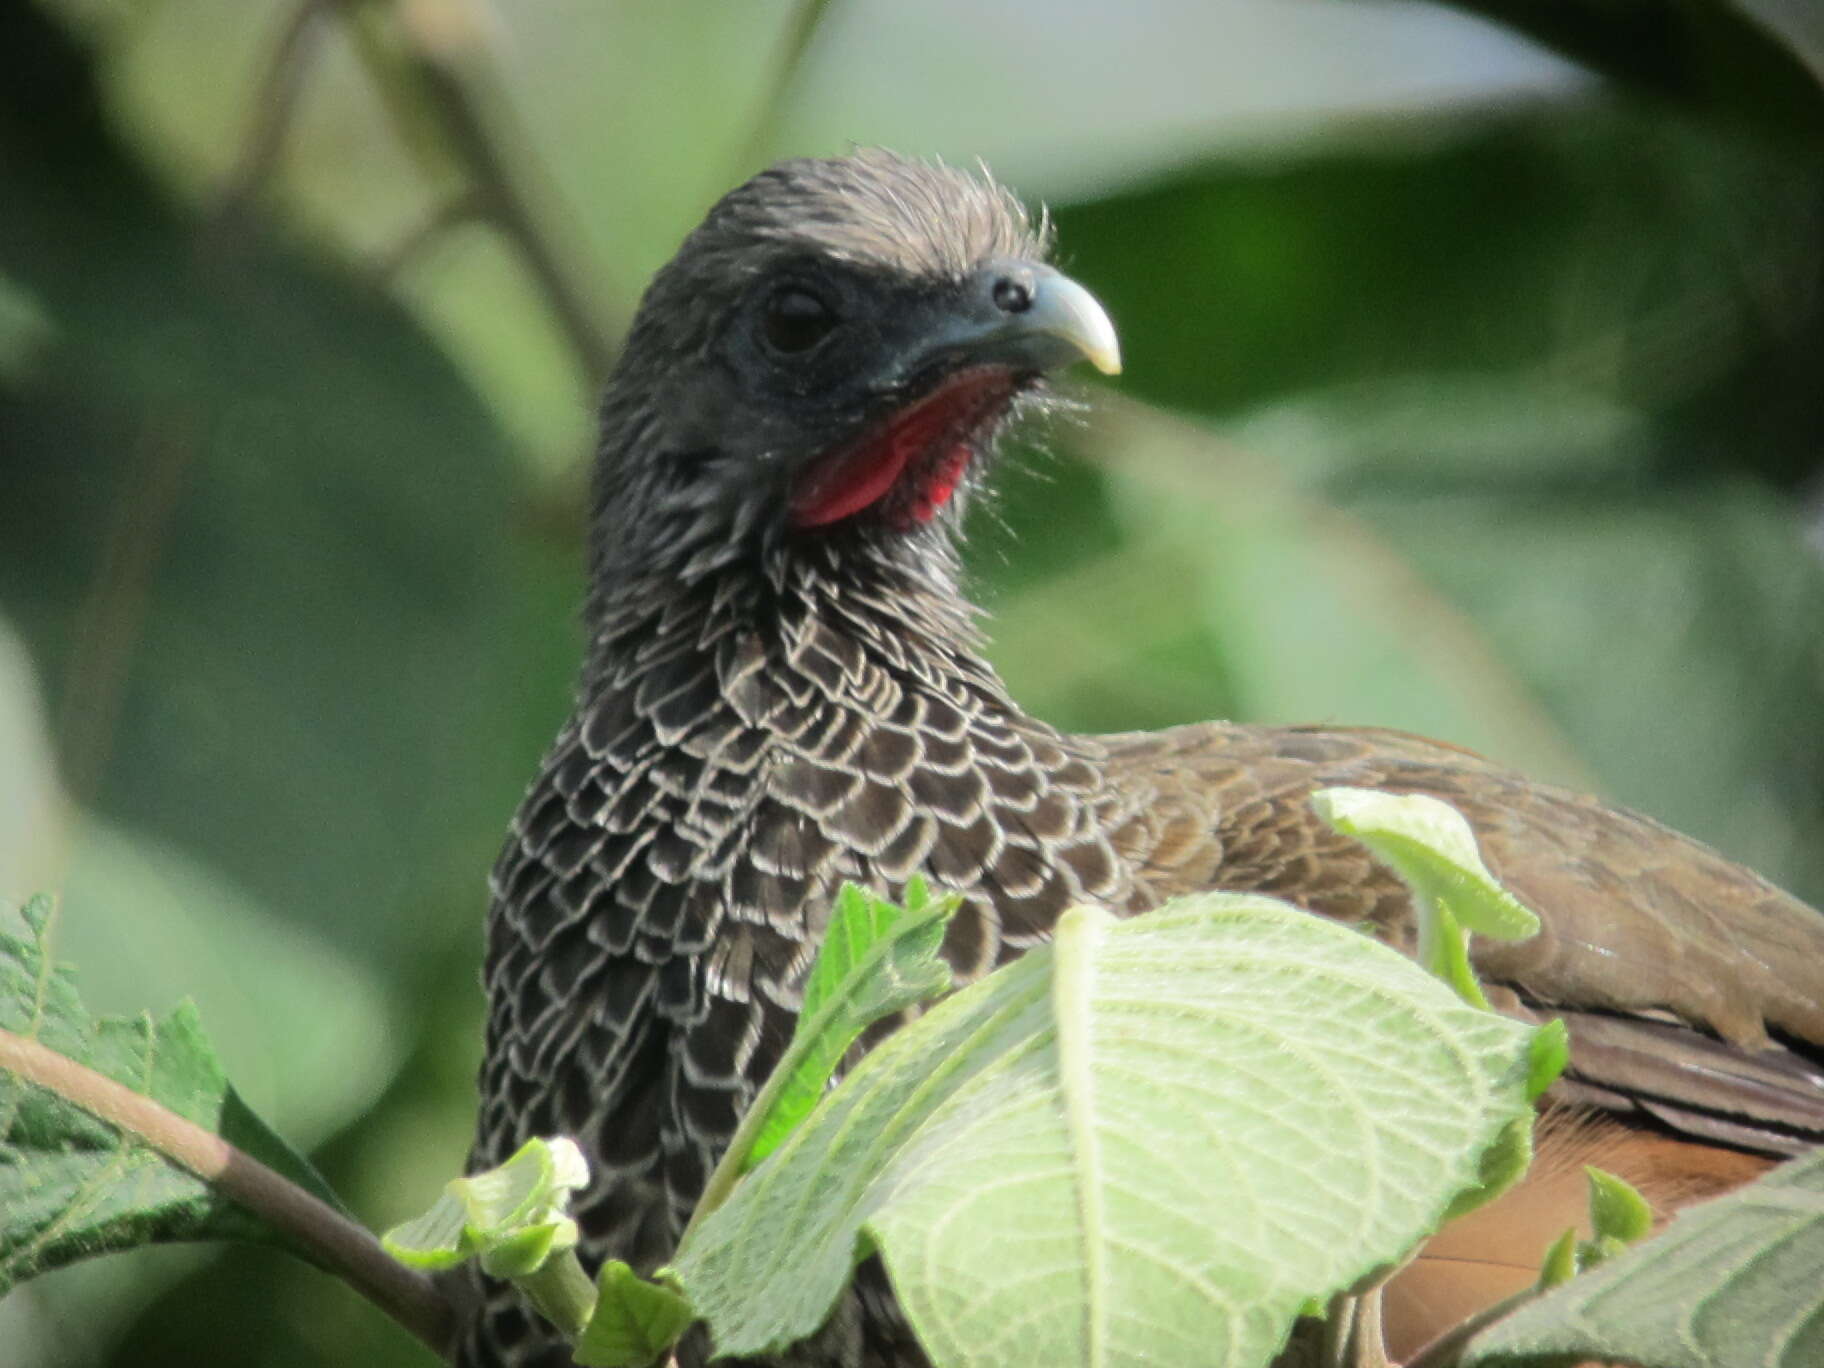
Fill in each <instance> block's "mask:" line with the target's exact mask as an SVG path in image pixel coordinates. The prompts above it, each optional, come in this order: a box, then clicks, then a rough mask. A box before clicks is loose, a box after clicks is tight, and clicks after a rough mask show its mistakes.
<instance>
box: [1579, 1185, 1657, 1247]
mask: <svg viewBox="0 0 1824 1368" xmlns="http://www.w3.org/2000/svg"><path fill="white" fill-rule="evenodd" d="M1583 1172H1584V1176H1585V1177H1586V1178H1588V1179H1589V1182H1590V1229H1591V1231H1592V1232H1593V1233H1594V1235H1595V1237H1596V1238H1597V1239H1598V1240H1618V1241H1620V1242H1621V1243H1622V1244H1624V1245H1631V1244H1634V1243H1635V1242H1636V1241H1639V1240H1644V1239H1645V1238H1646V1237H1647V1236H1648V1235H1650V1234H1652V1233H1653V1208H1652V1207H1650V1206H1648V1205H1647V1199H1646V1198H1645V1197H1642V1196H1641V1195H1640V1193H1639V1192H1638V1191H1637V1190H1636V1189H1635V1187H1634V1186H1633V1184H1631V1183H1629V1182H1628V1181H1627V1180H1626V1179H1624V1178H1617V1177H1616V1176H1615V1175H1614V1174H1612V1173H1608V1172H1606V1171H1604V1170H1603V1169H1599V1168H1592V1167H1589V1166H1588V1165H1586V1166H1585V1167H1584V1170H1583Z"/></svg>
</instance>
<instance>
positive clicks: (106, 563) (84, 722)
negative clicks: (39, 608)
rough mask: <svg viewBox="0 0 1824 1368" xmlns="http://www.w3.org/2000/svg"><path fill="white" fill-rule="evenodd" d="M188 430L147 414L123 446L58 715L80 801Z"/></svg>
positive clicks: (191, 433) (190, 450) (185, 422)
mask: <svg viewBox="0 0 1824 1368" xmlns="http://www.w3.org/2000/svg"><path fill="white" fill-rule="evenodd" d="M196 429H197V421H196V417H195V415H194V414H191V413H188V412H178V413H158V414H154V415H153V416H152V419H151V421H150V422H148V423H147V425H146V427H145V429H144V430H143V431H142V432H141V434H140V437H139V440H138V441H137V442H135V443H134V444H133V447H132V449H131V450H130V451H129V452H128V453H127V462H126V464H127V469H126V470H125V471H124V472H123V478H122V480H121V485H122V492H121V497H120V498H118V499H117V500H115V502H114V505H113V507H112V508H111V509H110V522H109V527H108V531H107V535H106V537H105V539H104V540H103V542H102V554H101V558H100V562H99V564H97V565H96V567H95V577H94V580H93V582H92V583H91V584H90V586H89V590H88V592H87V594H85V595H84V596H83V601H82V606H81V607H80V608H79V609H78V610H77V615H76V623H77V630H76V633H75V644H74V646H73V647H72V649H71V651H70V655H69V661H68V663H67V664H66V666H65V667H64V671H63V690H62V701H61V703H60V704H59V707H58V714H59V722H60V730H61V731H62V734H63V742H64V751H65V764H64V775H65V778H66V781H67V783H68V785H69V789H70V791H71V792H72V793H74V794H75V795H76V796H78V797H80V798H90V797H93V796H94V794H95V792H96V791H97V790H98V789H99V788H100V786H101V779H102V775H103V774H104V773H106V771H107V767H108V760H109V757H110V756H111V754H112V753H113V748H114V732H115V727H116V725H117V724H118V722H119V720H120V711H121V707H122V704H123V702H124V700H125V698H126V692H127V686H128V683H129V681H130V679H131V676H132V669H133V656H134V653H135V651H136V650H137V649H138V647H139V644H140V638H141V636H142V635H143V634H144V631H145V626H146V614H147V604H148V602H149V601H150V598H151V594H152V585H153V581H154V579H155V578H156V576H157V573H158V565H159V561H160V560H161V559H162V557H163V556H164V552H165V545H166V542H167V540H168V539H169V534H170V532H171V527H172V524H173V521H174V520H175V518H176V516H177V510H178V507H179V505H180V504H181V502H182V496H183V489H184V481H185V478H186V476H187V475H188V473H189V469H190V465H191V463H192V461H193V460H194V459H195V457H196V445H197V444H196Z"/></svg>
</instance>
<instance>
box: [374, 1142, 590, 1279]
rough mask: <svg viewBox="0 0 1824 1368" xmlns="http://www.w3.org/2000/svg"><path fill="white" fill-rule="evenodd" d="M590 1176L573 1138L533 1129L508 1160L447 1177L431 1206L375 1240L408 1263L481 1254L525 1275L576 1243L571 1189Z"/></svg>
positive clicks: (488, 1263)
mask: <svg viewBox="0 0 1824 1368" xmlns="http://www.w3.org/2000/svg"><path fill="white" fill-rule="evenodd" d="M588 1182H589V1166H588V1163H587V1162H586V1161H585V1160H584V1159H583V1154H582V1151H581V1150H579V1149H578V1148H577V1147H576V1143H575V1142H574V1141H572V1140H568V1139H565V1138H564V1137H562V1136H559V1137H556V1138H554V1139H549V1140H546V1139H539V1138H536V1137H535V1138H533V1139H531V1140H528V1141H526V1143H525V1144H523V1145H521V1146H520V1147H519V1149H518V1150H517V1151H515V1152H514V1154H513V1157H512V1158H510V1159H508V1160H507V1162H506V1163H504V1164H501V1165H498V1166H497V1167H495V1168H491V1169H486V1170H484V1171H483V1172H481V1173H472V1174H470V1175H469V1176H468V1177H466V1178H456V1179H452V1180H451V1181H450V1182H449V1183H448V1184H446V1185H445V1186H444V1190H443V1194H442V1195H441V1196H440V1197H439V1198H438V1199H437V1201H436V1202H435V1203H434V1204H433V1205H432V1206H431V1208H430V1210H428V1211H426V1212H425V1213H424V1214H423V1215H422V1216H418V1217H415V1218H413V1219H412V1220H410V1221H405V1222H403V1223H401V1224H399V1225H396V1226H394V1227H393V1228H392V1229H391V1230H389V1231H387V1232H386V1233H385V1234H384V1235H382V1236H381V1237H380V1243H381V1244H382V1245H383V1246H384V1247H385V1249H386V1252H387V1253H389V1254H391V1255H392V1256H393V1257H394V1258H395V1259H398V1260H399V1261H400V1262H401V1263H404V1264H409V1265H410V1266H412V1267H413V1268H421V1269H425V1270H427V1271H435V1270H438V1269H444V1268H452V1267H454V1266H455V1265H457V1264H459V1263H461V1262H463V1261H464V1260H465V1259H469V1258H472V1257H474V1256H476V1255H480V1256H481V1260H482V1267H483V1268H484V1269H485V1270H486V1271H487V1272H488V1273H489V1274H490V1275H491V1276H493V1277H497V1278H523V1277H526V1276H528V1275H529V1274H531V1273H534V1272H536V1271H537V1270H538V1269H539V1268H541V1267H542V1266H543V1265H544V1264H545V1262H546V1261H547V1260H548V1259H549V1258H550V1256H551V1255H553V1254H557V1253H563V1252H565V1251H567V1250H570V1249H574V1248H575V1247H576V1243H577V1230H576V1223H575V1222H574V1221H572V1220H570V1218H569V1215H568V1209H569V1204H570V1194H571V1193H572V1192H574V1191H576V1190H577V1189H578V1188H581V1187H583V1186H585V1185H587V1183H588Z"/></svg>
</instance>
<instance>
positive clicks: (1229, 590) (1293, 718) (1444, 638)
mask: <svg viewBox="0 0 1824 1368" xmlns="http://www.w3.org/2000/svg"><path fill="white" fill-rule="evenodd" d="M1085 449H1086V450H1087V451H1088V452H1089V453H1091V454H1092V455H1093V456H1095V457H1096V458H1097V459H1098V461H1099V462H1100V463H1101V464H1102V465H1103V468H1104V470H1105V471H1106V478H1107V480H1108V481H1109V483H1110V486H1111V488H1112V490H1113V493H1114V496H1115V501H1116V502H1115V507H1116V512H1117V515H1118V516H1119V517H1120V518H1121V520H1122V522H1123V524H1124V525H1125V526H1126V527H1127V529H1128V530H1129V535H1130V537H1131V539H1132V540H1131V541H1130V543H1129V546H1130V550H1129V552H1128V553H1127V554H1126V555H1125V556H1123V557H1120V558H1117V559H1116V562H1115V565H1113V566H1092V567H1090V568H1088V569H1087V570H1086V571H1085V572H1083V573H1081V574H1080V575H1075V576H1071V577H1068V578H1066V577H1060V578H1059V579H1057V580H1056V581H1054V582H1053V583H1052V584H1049V585H1047V586H1046V587H1045V589H1044V590H1043V591H1041V592H1037V593H1034V594H1032V595H1030V596H1028V598H1027V599H1025V600H1021V601H1018V602H1015V603H1013V604H1011V605H1009V604H1003V605H1002V606H1001V614H1000V617H1001V620H1002V623H1003V625H1002V626H1001V628H1000V629H999V631H998V632H997V635H999V636H1000V637H1001V638H1002V640H1003V641H1004V642H1005V640H1006V628H1005V625H1004V624H1005V622H1006V620H1007V619H1008V617H1009V616H1010V615H1011V612H1010V610H1017V611H1018V613H1019V615H1020V618H1022V619H1025V618H1028V617H1029V618H1030V620H1031V621H1032V622H1033V623H1034V626H1035V630H1037V629H1038V628H1039V627H1042V626H1044V625H1046V624H1053V623H1055V624H1057V625H1056V627H1055V628H1053V629H1052V630H1053V632H1054V636H1056V638H1057V639H1058V640H1059V641H1060V642H1062V643H1063V644H1064V645H1065V646H1070V645H1074V644H1075V641H1076V640H1077V637H1076V635H1075V633H1077V632H1081V633H1083V634H1085V635H1089V634H1092V633H1099V634H1100V635H1101V638H1102V654H1103V655H1104V657H1109V656H1113V657H1114V658H1112V659H1107V661H1106V664H1104V662H1103V661H1101V660H1098V659H1097V658H1096V657H1095V656H1094V655H1089V656H1088V657H1087V661H1086V662H1085V663H1086V664H1088V665H1097V666H1102V667H1103V668H1104V669H1105V670H1106V672H1107V674H1108V675H1109V677H1110V692H1111V696H1112V697H1114V698H1115V699H1117V700H1119V699H1121V698H1122V697H1123V695H1122V693H1121V692H1120V690H1122V689H1124V688H1125V689H1129V690H1132V691H1137V692H1139V693H1140V696H1141V697H1145V691H1146V690H1147V689H1148V688H1149V687H1157V684H1156V682H1155V681H1150V680H1149V677H1148V673H1147V671H1146V670H1145V668H1144V663H1145V657H1144V656H1142V657H1141V658H1140V659H1138V660H1136V659H1133V658H1121V657H1119V656H1118V655H1115V653H1114V652H1112V651H1111V650H1110V647H1111V646H1114V645H1117V644H1120V645H1126V644H1128V643H1129V642H1130V641H1133V642H1134V645H1135V646H1141V645H1142V644H1143V643H1145V642H1146V640H1147V635H1150V634H1151V633H1158V634H1160V636H1161V637H1162V638H1163V639H1165V640H1172V639H1174V638H1176V639H1178V640H1189V641H1193V642H1196V643H1198V644H1199V645H1200V647H1201V651H1202V653H1203V656H1204V658H1205V659H1206V660H1211V659H1213V662H1214V663H1213V664H1211V665H1209V666H1208V667H1207V668H1206V669H1205V670H1204V671H1203V672H1202V673H1201V674H1200V675H1198V674H1192V673H1190V672H1189V671H1187V672H1186V674H1185V676H1184V682H1183V685H1182V691H1181V693H1180V694H1179V695H1178V697H1177V699H1176V709H1177V711H1176V715H1172V716H1167V717H1165V718H1163V719H1157V720H1163V721H1169V722H1189V721H1197V720H1201V719H1203V718H1206V717H1209V716H1211V715H1213V714H1220V715H1226V716H1231V717H1239V718H1244V719H1253V720H1261V721H1272V722H1312V721H1318V720H1324V719H1337V720H1340V721H1346V722H1349V723H1359V724H1363V725H1381V726H1392V727H1401V728H1404V729H1406V730H1409V731H1419V732H1424V733H1426V734H1429V735H1435V736H1442V737H1445V738H1447V739H1450V740H1452V741H1455V742H1457V743H1458V744H1461V745H1467V746H1470V747H1472V748H1475V749H1478V750H1482V751H1484V752H1486V753H1489V754H1492V755H1498V756H1500V757H1502V758H1503V759H1504V760H1506V761H1508V762H1509V763H1512V764H1515V765H1517V766H1519V767H1521V768H1523V769H1525V770H1527V771H1528V772H1529V773H1532V774H1536V775H1538V776H1540V777H1542V778H1547V779H1554V780H1558V781H1561V782H1570V783H1573V784H1582V785H1586V786H1587V783H1588V776H1587V772H1586V771H1585V770H1584V768H1583V766H1582V765H1581V763H1580V762H1579V761H1578V759H1577V757H1576V755H1575V754H1574V753H1573V752H1572V751H1571V750H1570V748H1569V747H1568V746H1567V745H1566V744H1565V742H1564V739H1563V737H1562V736H1561V735H1560V734H1559V733H1558V731H1557V729H1556V727H1555V726H1554V724H1553V723H1552V722H1551V721H1550V719H1548V718H1547V717H1546V716H1545V714H1544V712H1543V710H1542V709H1541V708H1540V707H1539V705H1538V704H1537V703H1536V702H1535V701H1534V700H1533V699H1532V698H1531V697H1529V696H1528V694H1527V692H1526V690H1525V689H1524V688H1523V687H1522V686H1521V685H1520V683H1519V682H1518V681H1517V680H1516V679H1515V677H1514V675H1513V672H1512V670H1511V669H1510V667H1509V666H1508V665H1507V663H1506V662H1504V661H1503V660H1501V659H1500V658H1499V657H1498V656H1497V655H1496V654H1495V653H1494V651H1493V650H1492V649H1491V648H1490V646H1489V644H1488V643H1487V642H1486V641H1484V640H1483V639H1482V637H1481V636H1480V634H1479V633H1478V631H1477V630H1476V627H1475V626H1474V625H1472V624H1471V623H1470V622H1469V621H1468V620H1467V619H1465V618H1463V617H1462V616H1460V615H1459V614H1458V613H1456V612H1454V611H1453V610H1452V608H1451V606H1450V605H1449V604H1448V603H1446V602H1445V601H1444V600H1443V599H1442V598H1440V596H1439V595H1438V593H1437V592H1436V591H1435V590H1434V589H1433V588H1432V586H1431V585H1430V584H1428V583H1426V582H1425V581H1424V580H1423V579H1421V578H1420V577H1419V576H1417V575H1415V574H1414V573H1413V571H1412V570H1411V569H1410V568H1409V567H1408V566H1407V564H1406V563H1405V560H1404V558H1403V556H1402V555H1401V553H1400V551H1399V550H1398V549H1396V547H1395V546H1394V545H1392V544H1390V543H1388V542H1385V541H1383V540H1382V539H1381V538H1380V537H1378V536H1377V535H1376V533H1375V531H1374V529H1372V528H1371V527H1369V526H1367V525H1366V524H1364V523H1363V522H1362V521H1361V520H1359V519H1356V518H1352V517H1350V516H1348V515H1347V514H1346V513H1342V512H1339V511H1338V510H1337V509H1335V508H1334V507H1332V506H1331V505H1329V504H1328V503H1326V502H1324V501H1323V500H1321V499H1319V498H1316V497H1314V496H1312V495H1310V494H1308V493H1307V492H1305V491H1304V490H1302V489H1301V488H1300V487H1299V486H1298V485H1297V484H1296V483H1295V482H1293V481H1290V480H1288V479H1286V478H1285V477H1284V476H1283V475H1281V473H1280V472H1279V471H1278V470H1276V469H1275V468H1274V467H1273V466H1271V465H1269V464H1267V463H1265V462H1262V461H1259V460H1257V459H1254V458H1253V457H1252V456H1251V455H1250V454H1249V453H1247V452H1246V451H1244V450H1242V449H1240V448H1238V447H1236V446H1235V445H1234V444H1232V443H1230V442H1227V441H1224V440H1223V439H1222V438H1220V437H1217V436H1215V435H1213V434H1211V433H1209V432H1208V431H1205V430H1203V429H1201V428H1198V427H1196V426H1194V425H1192V424H1188V423H1185V422H1183V421H1181V420H1177V419H1174V418H1171V417H1169V416H1168V415H1166V414H1163V413H1160V412H1159V411H1157V410H1154V409H1150V408H1147V407H1145V406H1142V405H1137V404H1121V403H1116V402H1113V401H1102V402H1100V403H1098V405H1097V411H1096V412H1095V414H1094V416H1093V418H1092V420H1091V427H1090V434H1089V441H1088V442H1087V443H1086V444H1085ZM1162 590H1163V592H1162ZM1166 634H1170V635H1166ZM1136 637H1137V638H1138V640H1137V641H1136V640H1135V638H1136ZM1017 644H1021V645H1023V644H1024V643H1023V642H1019V643H1017ZM1055 663H1056V668H1057V670H1058V672H1059V673H1060V675H1061V676H1062V677H1065V678H1068V677H1069V676H1068V671H1069V670H1071V669H1072V668H1073V662H1072V661H1071V660H1069V659H1068V658H1062V659H1057V660H1056V662H1055ZM1076 668H1079V669H1081V668H1084V663H1079V664H1076ZM1040 699H1041V700H1042V699H1043V694H1041V695H1040ZM1041 715H1044V714H1043V712H1041ZM1155 720H1156V719H1155V718H1153V717H1141V718H1138V719H1134V718H1124V717H1123V716H1122V715H1121V714H1120V713H1119V712H1116V713H1114V714H1113V715H1112V716H1111V715H1109V714H1104V715H1103V716H1102V717H1101V718H1100V719H1098V723H1099V725H1101V726H1104V727H1108V728H1111V729H1118V728H1121V727H1124V726H1131V725H1134V724H1135V722H1137V721H1144V722H1154V721H1155Z"/></svg>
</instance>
